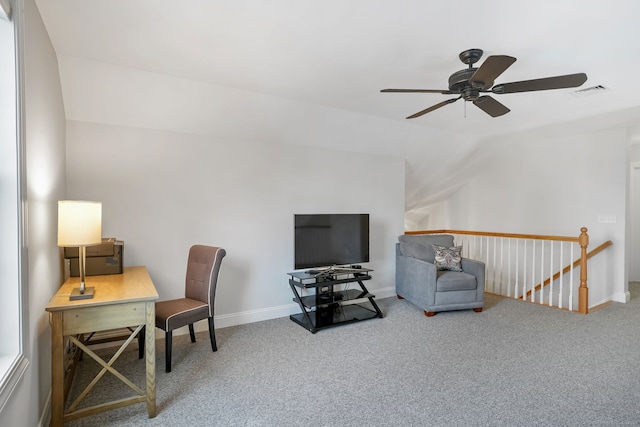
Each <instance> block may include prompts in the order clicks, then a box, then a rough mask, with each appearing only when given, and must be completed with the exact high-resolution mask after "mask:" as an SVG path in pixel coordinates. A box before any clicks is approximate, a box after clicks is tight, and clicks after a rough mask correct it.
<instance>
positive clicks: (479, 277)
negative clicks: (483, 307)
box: [462, 258, 485, 293]
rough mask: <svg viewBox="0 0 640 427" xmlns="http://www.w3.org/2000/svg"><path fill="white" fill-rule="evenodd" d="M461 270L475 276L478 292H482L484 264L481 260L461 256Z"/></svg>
mask: <svg viewBox="0 0 640 427" xmlns="http://www.w3.org/2000/svg"><path fill="white" fill-rule="evenodd" d="M462 271H464V272H465V273H468V274H472V275H474V276H475V278H476V281H477V283H478V292H479V293H480V292H484V284H485V283H484V282H485V265H484V262H482V261H476V260H474V259H469V258H462Z"/></svg>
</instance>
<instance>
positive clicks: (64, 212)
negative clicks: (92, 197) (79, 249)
mask: <svg viewBox="0 0 640 427" xmlns="http://www.w3.org/2000/svg"><path fill="white" fill-rule="evenodd" d="M99 243H102V203H100V202H85V201H76V200H60V201H58V246H88V245H97V244H99Z"/></svg>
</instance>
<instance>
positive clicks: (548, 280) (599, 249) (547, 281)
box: [521, 240, 613, 299]
mask: <svg viewBox="0 0 640 427" xmlns="http://www.w3.org/2000/svg"><path fill="white" fill-rule="evenodd" d="M611 245H613V242H612V241H611V240H607V241H606V242H604V243H603V244H601V245H600V246H598V247H597V248H595V249H594V250H592V251H591V252H588V253H587V259H589V258H591V257H592V256H594V255H597V254H599V253H600V252H602V251H603V250H605V249H606V248H608V247H609V246H611ZM581 259H582V257H581V258H578V259H577V260H575V261H574V262H573V263H571V264H567V265H566V266H565V267H564V268H563V269H562V271H558V272H556V274H554V275H553V276H552V277H547V278H546V279H545V281H544V282H542V283H538V284H537V285H536V286H534V287H533V290H529V291H528V292H527V295H526V296H522V297H521V298H522V299H527V298H529V297H531V292H538V291H539V290H540V289H542V288H543V287H545V286H548V285H549V284H550V283H551V281H552V280H557V279H559V278H560V274H567V273H568V272H569V270H571V267H573V268H575V267H577V266H578V265H580V260H581Z"/></svg>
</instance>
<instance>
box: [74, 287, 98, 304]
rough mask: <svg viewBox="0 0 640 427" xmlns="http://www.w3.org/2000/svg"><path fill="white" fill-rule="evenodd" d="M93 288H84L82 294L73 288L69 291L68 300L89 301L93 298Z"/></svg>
mask: <svg viewBox="0 0 640 427" xmlns="http://www.w3.org/2000/svg"><path fill="white" fill-rule="evenodd" d="M95 289H96V288H95V287H93V286H87V287H85V288H84V294H81V293H80V288H73V290H72V291H71V295H69V300H71V301H73V300H77V299H91V298H93V292H94V291H95Z"/></svg>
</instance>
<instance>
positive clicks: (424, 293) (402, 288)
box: [396, 255, 438, 307]
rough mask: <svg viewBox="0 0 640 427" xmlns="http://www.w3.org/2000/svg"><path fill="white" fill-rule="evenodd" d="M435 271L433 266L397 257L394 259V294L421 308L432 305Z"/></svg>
mask: <svg viewBox="0 0 640 427" xmlns="http://www.w3.org/2000/svg"><path fill="white" fill-rule="evenodd" d="M437 271H438V270H437V268H436V266H435V264H432V263H430V262H427V261H423V260H421V259H417V258H411V257H407V256H404V255H398V256H397V257H396V293H397V294H398V295H400V296H401V297H403V298H405V299H407V300H409V301H411V302H412V303H414V304H416V305H418V306H421V307H427V306H429V305H433V304H434V303H435V293H436V279H437Z"/></svg>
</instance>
